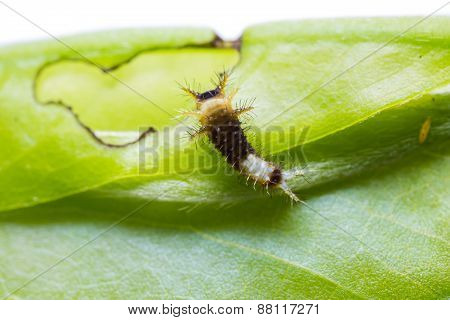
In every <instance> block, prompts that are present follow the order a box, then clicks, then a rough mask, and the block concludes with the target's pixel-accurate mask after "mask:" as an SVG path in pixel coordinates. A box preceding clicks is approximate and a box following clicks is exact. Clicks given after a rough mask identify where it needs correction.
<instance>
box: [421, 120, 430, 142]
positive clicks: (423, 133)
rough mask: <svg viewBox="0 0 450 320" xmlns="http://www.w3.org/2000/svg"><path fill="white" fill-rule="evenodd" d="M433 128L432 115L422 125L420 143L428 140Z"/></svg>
mask: <svg viewBox="0 0 450 320" xmlns="http://www.w3.org/2000/svg"><path fill="white" fill-rule="evenodd" d="M430 128H431V117H428V118H427V119H426V120H425V121H424V123H423V124H422V127H421V128H420V131H419V143H420V144H422V143H424V142H425V141H426V140H427V137H428V133H429V132H430Z"/></svg>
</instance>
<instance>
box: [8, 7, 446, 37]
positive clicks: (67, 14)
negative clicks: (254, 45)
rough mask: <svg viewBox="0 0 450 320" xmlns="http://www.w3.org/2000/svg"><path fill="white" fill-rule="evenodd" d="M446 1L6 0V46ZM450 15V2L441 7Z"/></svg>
mask: <svg viewBox="0 0 450 320" xmlns="http://www.w3.org/2000/svg"><path fill="white" fill-rule="evenodd" d="M446 2H447V1H446V0H440V1H439V0H437V1H436V0H419V1H415V0H409V1H395V0H377V1H364V0H353V1H324V0H308V1H300V0H290V1H288V0H270V1H267V0H259V1H249V0H208V1H207V0H183V1H179V0H178V1H175V0H142V1H137V0H123V1H113V0H109V1H94V0H74V1H63V0H28V1H25V0H0V45H2V44H6V43H11V42H22V41H27V40H32V39H46V38H48V36H47V35H46V34H45V33H43V32H42V31H41V30H39V29H38V28H36V27H35V26H33V25H32V24H31V23H29V22H27V21H26V20H24V19H23V18H21V17H20V16H19V15H17V14H16V13H14V12H12V11H11V10H10V9H8V8H6V7H5V6H4V5H3V4H2V3H5V4H7V5H9V6H10V7H12V8H14V9H15V10H16V11H18V12H20V13H21V14H22V15H24V16H25V17H27V18H28V19H30V20H32V21H33V22H34V23H36V24H38V25H39V26H41V27H42V28H43V29H45V30H47V31H48V32H50V33H51V34H53V35H55V36H58V37H59V36H62V35H67V34H73V33H79V32H87V31H93V30H101V29H111V28H124V27H151V26H206V27H211V28H213V29H214V30H216V32H217V33H218V34H219V35H220V36H222V37H223V38H225V39H235V38H237V37H239V35H240V34H241V32H242V30H243V29H244V28H245V27H246V26H248V25H252V24H255V23H260V22H267V21H273V20H285V19H304V18H320V17H352V16H395V15H403V16H405V15H422V16H423V15H427V14H430V13H431V12H433V11H434V10H436V9H438V8H439V7H441V6H442V5H444V4H445V3H446ZM438 14H440V15H443V14H446V15H449V14H450V5H447V6H446V7H445V8H444V9H442V10H441V11H439V13H438Z"/></svg>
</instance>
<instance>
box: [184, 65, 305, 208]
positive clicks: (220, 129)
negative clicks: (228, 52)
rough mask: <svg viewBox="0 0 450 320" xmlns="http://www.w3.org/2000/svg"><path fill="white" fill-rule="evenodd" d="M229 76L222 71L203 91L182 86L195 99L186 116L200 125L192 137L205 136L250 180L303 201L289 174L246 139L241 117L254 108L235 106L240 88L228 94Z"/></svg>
mask: <svg viewBox="0 0 450 320" xmlns="http://www.w3.org/2000/svg"><path fill="white" fill-rule="evenodd" d="M228 77H229V76H228V74H227V73H226V72H224V73H221V74H220V75H219V76H218V78H219V80H218V83H217V86H216V87H215V88H214V89H212V90H209V91H205V92H203V93H199V92H196V91H194V90H192V89H191V88H189V87H182V89H183V91H185V92H186V93H188V94H189V95H190V96H191V97H192V98H194V99H195V102H196V110H193V111H188V112H184V115H186V116H191V117H195V118H196V119H198V121H199V122H200V125H201V126H200V128H199V129H198V130H197V131H196V132H195V133H194V134H193V135H192V136H193V137H196V136H200V135H206V136H207V137H208V139H209V141H210V142H211V143H212V144H213V145H214V147H215V148H216V149H217V150H218V151H219V152H220V153H221V154H222V155H223V156H224V157H225V159H226V161H227V162H228V163H229V164H230V165H231V166H232V167H233V168H234V169H236V170H238V171H239V172H240V173H241V174H242V175H245V176H246V177H247V180H248V179H251V180H253V181H254V183H255V184H256V183H259V184H260V185H262V186H263V187H265V188H266V189H267V190H268V189H269V188H272V189H274V188H278V189H281V190H282V191H283V192H284V193H286V194H287V195H288V196H289V197H290V198H291V199H292V200H293V201H296V202H302V201H301V200H300V199H299V198H298V197H297V196H296V195H295V194H294V193H293V192H292V191H291V189H290V188H289V187H288V185H287V183H286V181H287V179H288V178H289V176H290V175H289V174H287V173H285V172H284V171H283V170H282V169H281V168H280V167H279V166H277V165H276V164H274V163H272V162H269V161H266V160H264V159H263V158H262V157H260V156H259V155H258V154H257V153H256V151H255V149H254V148H253V147H252V146H251V144H250V143H249V141H248V140H247V137H246V135H245V132H244V130H243V128H242V123H241V121H240V116H241V115H243V114H245V113H247V112H249V111H251V110H252V109H253V107H252V106H243V107H239V108H233V103H232V100H233V97H234V96H235V94H236V93H237V90H234V91H233V92H231V93H230V94H229V95H226V94H225V87H226V84H227V81H228Z"/></svg>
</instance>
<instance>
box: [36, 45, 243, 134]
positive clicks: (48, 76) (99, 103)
mask: <svg viewBox="0 0 450 320" xmlns="http://www.w3.org/2000/svg"><path fill="white" fill-rule="evenodd" d="M238 59H239V53H238V52H237V51H236V50H234V49H219V48H184V49H163V50H155V51H150V52H146V53H142V54H140V55H138V56H136V57H135V58H134V59H132V60H131V61H127V62H125V63H123V64H122V65H119V66H118V67H116V68H114V69H113V70H111V71H109V72H105V71H103V70H101V69H99V68H98V66H96V65H94V64H91V63H89V62H86V61H83V60H80V61H77V60H61V61H57V62H54V63H51V64H48V65H47V66H45V67H44V68H43V69H42V70H41V72H40V73H39V74H38V76H37V79H36V86H35V90H36V92H35V95H36V98H37V100H38V101H39V102H40V103H48V102H56V101H58V102H62V103H64V104H65V105H70V106H71V107H72V108H73V110H74V112H75V113H76V114H77V115H78V116H79V118H80V120H81V121H82V122H83V123H84V124H85V125H87V126H88V127H90V128H92V130H94V131H95V132H96V133H97V134H99V135H100V136H103V138H104V139H105V141H107V142H116V141H117V137H119V139H125V141H126V140H127V139H128V140H132V139H133V138H132V137H133V136H134V134H135V133H136V132H137V131H138V130H139V129H140V128H144V127H149V126H152V127H154V128H155V129H157V130H159V129H161V128H163V127H165V126H170V125H174V124H176V123H177V120H176V119H175V116H176V115H177V114H178V113H179V111H180V109H185V108H189V107H191V104H192V101H191V100H189V99H187V98H186V96H184V95H183V94H182V92H181V90H180V88H179V86H178V85H177V82H178V83H184V82H186V81H188V82H192V81H193V80H195V83H196V85H198V86H199V87H200V88H207V87H208V86H210V80H211V75H213V74H214V73H215V72H217V71H220V70H223V69H229V68H232V67H233V66H234V65H235V64H236V63H237V61H238ZM198 66H201V68H198ZM108 73H110V74H108ZM130 133H131V138H130V136H129V134H130ZM127 135H128V137H127ZM120 137H122V138H120ZM123 137H125V138H123ZM121 142H124V141H121Z"/></svg>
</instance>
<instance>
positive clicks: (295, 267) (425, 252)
mask: <svg viewBox="0 0 450 320" xmlns="http://www.w3.org/2000/svg"><path fill="white" fill-rule="evenodd" d="M418 20H419V19H418V18H395V19H343V20H316V21H313V20H311V21H302V22H282V23H270V24H266V25H260V26H255V27H251V28H250V29H248V30H246V31H245V33H244V35H243V37H242V43H241V45H242V47H241V52H240V54H238V53H237V52H236V51H235V50H234V49H232V48H231V47H230V44H229V43H226V42H225V43H224V42H220V41H218V40H217V39H215V36H214V34H213V33H212V32H211V31H209V30H202V29H192V30H189V29H185V30H178V29H170V30H165V29H163V30H141V31H138V30H128V31H116V32H107V33H100V34H92V35H84V36H77V37H72V38H67V39H64V42H65V43H67V44H68V45H69V46H70V47H71V48H74V49H75V50H76V51H77V52H74V51H73V50H71V49H70V48H68V47H66V46H63V45H61V43H55V42H44V43H32V44H26V45H19V46H12V47H6V48H3V49H1V50H0V87H1V88H2V89H1V91H0V110H1V117H0V128H1V129H0V139H1V140H0V141H1V145H2V148H0V190H2V194H1V196H0V210H2V211H3V212H1V213H0V221H1V222H0V239H1V243H2V244H1V245H0V257H1V259H0V261H1V262H0V293H1V294H2V295H3V296H7V297H8V298H37V297H39V298H55V299H59V298H124V297H126V298H136V299H138V298H148V299H150V298H168V299H169V298H172V299H173V298H186V299H187V298H209V299H216V298H222V299H224V298H247V299H258V298H261V299H277V298H289V299H335V298H336V299H337V298H339V299H365V298H369V299H446V298H448V297H449V293H450V292H449V291H450V290H449V288H450V280H449V279H450V274H449V271H448V264H449V262H450V261H449V256H448V251H449V245H448V244H449V237H450V234H449V232H448V230H449V222H450V219H449V210H448V208H449V198H448V195H447V192H446V191H447V190H448V188H449V177H448V174H446V173H447V172H448V171H449V169H450V168H449V166H450V164H449V161H448V156H449V144H448V141H449V135H450V130H449V127H450V112H449V105H450V94H449V82H450V63H449V61H450V50H449V48H450V19H449V18H443V17H440V18H431V19H426V20H424V21H422V22H421V23H419V24H417V25H415V23H416V22H417V21H418ZM413 25H414V27H412V28H410V27H411V26H413ZM405 30H406V31H405ZM80 54H81V56H80ZM85 58H88V59H89V60H90V62H89V61H88V62H87V61H86V59H85ZM232 66H235V67H234V73H233V77H232V83H231V85H230V90H232V89H233V88H239V93H238V95H237V99H251V98H256V102H255V114H254V117H253V118H252V119H249V120H248V124H249V125H251V127H252V128H253V134H250V135H249V137H250V140H251V141H252V143H253V144H255V145H258V146H260V147H259V150H260V153H262V154H263V155H264V156H265V157H267V158H269V159H271V160H272V161H275V162H277V163H282V164H283V166H284V167H285V168H286V169H288V168H297V169H298V168H300V167H301V166H303V165H304V164H305V161H306V162H307V164H308V169H309V170H310V171H309V172H308V174H307V176H308V181H309V182H305V180H304V179H303V178H302V177H298V178H297V179H294V180H292V181H291V182H290V186H291V187H292V188H293V189H294V190H295V191H297V192H298V193H299V194H300V195H301V196H302V197H303V198H305V199H306V201H307V204H308V206H305V205H293V206H292V205H291V204H290V203H289V201H288V200H287V199H286V198H285V197H284V195H279V194H274V195H273V197H267V196H266V195H264V193H263V192H262V190H259V189H258V190H257V191H254V190H253V189H252V188H251V187H248V186H246V184H245V179H244V178H243V177H240V176H239V174H238V173H235V172H231V170H229V169H227V165H226V164H225V162H224V160H223V159H220V157H219V156H218V154H217V152H215V151H214V150H212V147H211V146H210V145H209V144H208V143H207V142H206V141H200V142H199V146H198V147H196V146H195V144H194V143H192V142H190V141H188V140H187V139H179V138H180V137H183V136H186V128H185V126H184V125H181V124H180V123H179V121H180V120H179V119H177V118H175V117H174V116H175V115H176V114H177V112H178V111H180V110H182V109H189V108H192V103H191V102H189V101H187V100H186V99H185V98H184V97H182V96H179V92H180V90H179V88H178V85H177V82H180V83H183V82H184V80H185V79H186V80H187V81H189V82H191V83H192V81H193V80H196V81H197V82H198V83H199V86H200V88H201V89H202V90H206V89H208V88H210V86H211V85H210V84H209V83H208V79H209V78H210V77H212V76H213V74H214V72H220V71H221V70H223V69H224V68H230V67H232ZM99 67H101V68H103V71H102V69H100V68H99ZM108 73H110V74H108ZM62 104H65V105H71V106H72V107H73V109H74V111H75V112H76V113H77V114H78V115H79V117H80V120H81V121H82V122H83V123H85V124H87V125H89V126H90V127H91V128H93V129H94V130H95V131H96V132H97V134H99V135H100V136H101V137H102V138H104V139H105V140H108V141H114V142H125V141H129V140H130V139H132V137H133V136H136V132H137V130H139V129H140V128H143V127H147V126H153V127H155V128H156V129H158V133H155V134H152V135H151V136H148V137H147V138H146V145H143V144H141V146H139V145H134V146H130V147H127V148H123V149H112V148H107V147H103V146H101V145H100V144H98V143H97V142H96V141H95V140H94V139H93V138H92V137H91V136H90V135H89V134H88V132H87V131H86V130H84V128H82V127H81V126H80V125H79V123H77V121H76V120H75V118H74V116H73V114H71V113H70V112H69V111H68V110H67V109H66V108H64V107H63V106H62ZM430 120H431V129H430V131H429V134H428V136H427V139H426V140H425V141H422V143H420V142H419V134H420V132H421V131H423V125H424V123H426V122H427V121H430ZM183 122H184V123H187V124H188V125H192V124H193V123H194V122H191V121H186V120H183ZM305 133H306V134H305ZM143 148H144V149H143ZM152 148H153V149H152ZM155 150H156V151H155ZM155 154H157V155H158V157H155V156H154V155H155ZM136 210H137V211H136ZM111 226H112V228H111ZM90 239H95V240H93V241H90ZM68 254H70V256H68V257H67V255H68ZM55 263H57V264H56V265H55V266H54V267H52V268H51V269H48V268H49V267H50V266H53V265H54V264H55ZM44 270H48V271H47V272H45V273H43V274H42V275H41V276H39V277H37V278H36V279H35V280H33V281H29V280H30V279H32V278H33V277H34V276H35V275H37V274H40V273H41V272H43V271H44ZM24 284H26V285H25V286H24Z"/></svg>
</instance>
